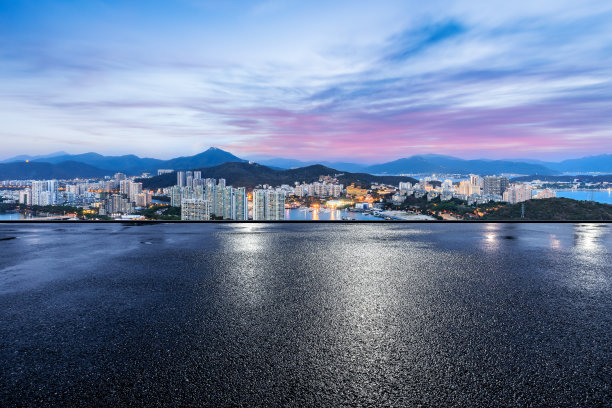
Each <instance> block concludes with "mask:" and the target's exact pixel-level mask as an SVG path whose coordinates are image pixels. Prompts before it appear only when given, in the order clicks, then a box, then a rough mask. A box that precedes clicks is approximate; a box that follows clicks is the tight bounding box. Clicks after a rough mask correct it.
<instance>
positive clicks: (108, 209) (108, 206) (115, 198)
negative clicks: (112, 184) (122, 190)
mask: <svg viewBox="0 0 612 408" xmlns="http://www.w3.org/2000/svg"><path fill="white" fill-rule="evenodd" d="M102 209H103V211H102V212H101V215H107V214H131V213H133V212H134V203H131V202H130V201H129V199H127V198H126V197H123V196H122V195H121V194H113V195H111V196H110V197H108V198H106V199H105V200H104V202H103V205H102ZM102 213H103V214H102Z"/></svg>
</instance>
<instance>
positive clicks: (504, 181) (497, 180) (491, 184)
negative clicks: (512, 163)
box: [483, 176, 509, 197]
mask: <svg viewBox="0 0 612 408" xmlns="http://www.w3.org/2000/svg"><path fill="white" fill-rule="evenodd" d="M508 184H509V182H508V177H496V176H487V177H485V178H484V181H483V187H484V194H485V195H494V196H500V197H501V196H502V195H503V194H504V192H505V191H506V189H507V188H508Z"/></svg>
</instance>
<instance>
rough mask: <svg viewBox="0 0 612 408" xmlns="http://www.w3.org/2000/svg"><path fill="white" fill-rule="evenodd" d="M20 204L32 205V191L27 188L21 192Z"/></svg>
mask: <svg viewBox="0 0 612 408" xmlns="http://www.w3.org/2000/svg"><path fill="white" fill-rule="evenodd" d="M19 204H24V205H32V189H31V188H26V189H25V190H21V191H20V192H19Z"/></svg>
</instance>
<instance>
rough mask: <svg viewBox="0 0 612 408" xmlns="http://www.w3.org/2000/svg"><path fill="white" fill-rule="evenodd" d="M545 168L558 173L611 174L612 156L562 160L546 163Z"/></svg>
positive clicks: (601, 155) (602, 155)
mask: <svg viewBox="0 0 612 408" xmlns="http://www.w3.org/2000/svg"><path fill="white" fill-rule="evenodd" d="M545 166H546V167H549V168H551V169H553V170H557V171H560V172H568V173H569V172H585V173H612V154H600V155H598V156H588V157H582V158H580V159H569V160H563V161H562V162H559V163H546V164H545Z"/></svg>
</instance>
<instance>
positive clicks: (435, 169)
mask: <svg viewBox="0 0 612 408" xmlns="http://www.w3.org/2000/svg"><path fill="white" fill-rule="evenodd" d="M365 171H367V172H368V173H374V174H401V173H409V174H417V173H426V174H434V173H435V174H468V173H474V174H480V175H493V174H502V173H506V174H555V173H557V172H556V171H554V170H551V169H549V168H547V167H545V166H543V165H541V164H535V163H525V162H513V161H507V160H463V159H459V158H456V157H451V156H442V155H435V154H431V155H422V156H412V157H409V158H405V159H398V160H394V161H391V162H388V163H382V164H375V165H373V166H369V167H366V169H365Z"/></svg>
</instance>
